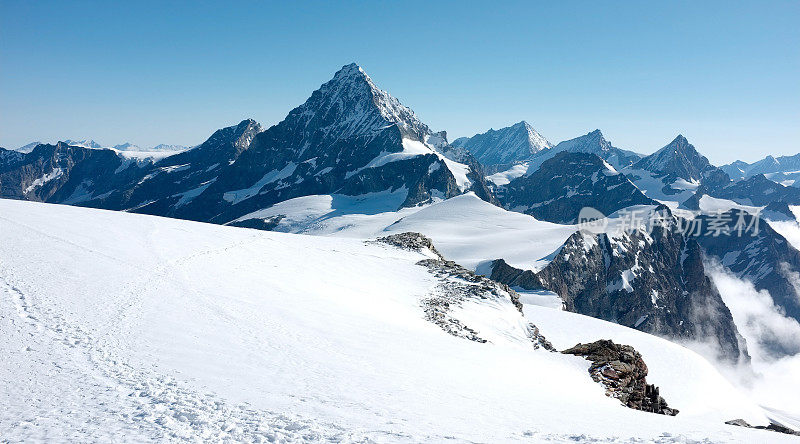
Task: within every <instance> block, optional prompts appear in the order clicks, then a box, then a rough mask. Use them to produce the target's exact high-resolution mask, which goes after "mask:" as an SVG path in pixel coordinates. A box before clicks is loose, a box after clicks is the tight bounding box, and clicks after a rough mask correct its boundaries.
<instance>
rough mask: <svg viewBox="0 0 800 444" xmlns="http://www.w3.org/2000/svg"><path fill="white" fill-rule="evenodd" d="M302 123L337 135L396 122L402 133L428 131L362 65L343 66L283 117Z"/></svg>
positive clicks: (420, 137)
mask: <svg viewBox="0 0 800 444" xmlns="http://www.w3.org/2000/svg"><path fill="white" fill-rule="evenodd" d="M291 119H298V120H300V122H299V123H301V124H303V125H304V126H306V127H314V128H316V127H319V126H322V127H329V128H330V131H335V132H336V133H337V135H338V137H342V138H346V137H350V136H352V135H354V134H365V133H376V132H379V131H381V130H383V129H385V128H386V126H387V125H392V124H394V125H397V126H398V128H399V129H400V131H401V133H402V134H403V136H404V137H407V138H411V139H414V140H419V141H422V140H424V137H425V135H427V134H429V133H430V132H431V131H430V129H429V128H428V126H427V125H425V124H424V123H422V122H421V121H420V120H419V119H418V118H417V116H416V115H415V114H414V112H413V111H412V110H411V109H409V108H407V107H406V106H404V105H403V104H401V103H400V101H399V100H397V99H396V98H394V97H392V96H391V95H390V94H389V93H387V92H386V91H383V90H382V89H380V88H378V86H377V85H375V82H373V81H372V79H371V78H370V77H369V75H367V73H366V72H365V71H364V69H363V68H361V67H360V66H358V65H357V64H355V63H351V64H349V65H345V66H343V67H342V68H341V69H340V70H339V71H337V72H336V74H334V76H333V78H332V79H331V80H329V81H328V82H326V83H324V84H323V85H322V86H320V88H319V89H318V90H316V91H314V93H313V94H312V95H311V97H310V98H309V99H308V100H307V101H306V102H305V103H304V104H302V105H300V106H299V107H297V108H295V109H294V110H292V111H291V112H290V113H289V116H287V118H286V120H287V121H288V120H291Z"/></svg>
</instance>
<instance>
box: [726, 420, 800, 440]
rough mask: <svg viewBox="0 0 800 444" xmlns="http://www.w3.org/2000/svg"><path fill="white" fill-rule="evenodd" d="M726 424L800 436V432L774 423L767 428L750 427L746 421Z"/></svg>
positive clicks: (734, 421)
mask: <svg viewBox="0 0 800 444" xmlns="http://www.w3.org/2000/svg"><path fill="white" fill-rule="evenodd" d="M725 424H728V425H732V426H737V427H747V428H751V429H761V430H771V431H773V432H778V433H785V434H787V435H797V436H800V431H797V430H792V429H790V428H789V427H786V426H782V425H780V424H775V423H774V422H773V423H770V424H769V425H766V426H753V425H750V424H749V423H748V422H747V421H745V420H744V419H732V420H730V421H725Z"/></svg>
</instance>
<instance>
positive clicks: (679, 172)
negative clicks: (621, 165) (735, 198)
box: [633, 134, 731, 194]
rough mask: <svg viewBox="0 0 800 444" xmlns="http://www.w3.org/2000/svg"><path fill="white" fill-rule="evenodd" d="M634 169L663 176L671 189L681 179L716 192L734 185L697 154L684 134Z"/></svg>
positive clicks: (726, 175)
mask: <svg viewBox="0 0 800 444" xmlns="http://www.w3.org/2000/svg"><path fill="white" fill-rule="evenodd" d="M633 168H634V169H642V170H647V171H650V172H652V173H655V174H657V175H659V176H661V177H662V182H664V184H665V186H666V187H668V188H669V187H671V184H673V183H675V181H676V180H679V179H683V180H685V181H687V182H695V183H700V184H702V185H705V186H706V187H707V188H709V189H712V190H713V189H716V188H719V187H723V186H726V185H728V184H729V183H730V181H731V179H730V177H728V174H727V173H725V172H724V171H722V170H721V169H719V168H717V167H715V166H714V165H711V163H710V162H709V161H708V159H706V157H705V156H703V155H701V154H700V153H699V152H697V149H695V147H694V145H692V144H691V143H689V141H688V140H686V138H685V137H683V136H682V135H680V134H679V135H678V136H677V137H676V138H675V139H674V140H673V141H672V142H670V143H669V144H668V145H667V146H665V147H663V148H661V149H660V150H658V151H656V152H655V153H653V154H651V155H649V156H647V157H645V158H643V159H642V160H640V161H639V162H637V163H636V164H634V165H633ZM664 193H665V194H670V189H665V190H664Z"/></svg>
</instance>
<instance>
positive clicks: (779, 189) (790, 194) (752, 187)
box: [711, 174, 800, 206]
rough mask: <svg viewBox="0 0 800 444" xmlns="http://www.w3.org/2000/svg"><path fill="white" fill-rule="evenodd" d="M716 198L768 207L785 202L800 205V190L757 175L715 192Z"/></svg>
mask: <svg viewBox="0 0 800 444" xmlns="http://www.w3.org/2000/svg"><path fill="white" fill-rule="evenodd" d="M711 194H712V195H713V196H714V197H719V198H722V199H730V200H732V201H735V202H737V203H740V204H743V205H758V206H762V205H768V204H770V203H771V202H785V203H787V204H789V205H800V188H797V187H793V186H792V187H785V186H783V185H781V184H779V183H777V182H774V181H772V180H770V179H767V178H766V177H765V176H764V175H763V174H757V175H755V176H752V177H749V178H747V179H744V180H741V181H739V182H735V183H732V184H730V185H728V186H726V187H723V188H719V189H716V190H713V192H712V193H711Z"/></svg>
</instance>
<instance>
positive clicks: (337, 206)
mask: <svg viewBox="0 0 800 444" xmlns="http://www.w3.org/2000/svg"><path fill="white" fill-rule="evenodd" d="M402 199H403V195H400V194H398V193H372V194H369V195H363V196H360V197H352V196H341V195H332V196H331V195H325V196H307V197H301V198H297V199H290V200H288V201H285V202H281V203H279V204H276V205H274V206H272V207H270V208H267V209H265V210H260V211H257V212H255V213H251V214H248V215H246V216H243V217H241V218H240V219H239V220H240V221H245V220H250V219H256V218H262V219H269V218H273V217H276V216H284V217H283V218H282V219H281V220H280V222H279V223H278V224H277V226H276V227H274V228H273V229H274V230H276V231H284V232H290V233H303V234H314V235H334V236H344V237H361V238H371V237H376V236H382V235H385V234H391V233H402V232H405V231H416V232H419V233H422V234H424V235H425V236H428V237H430V238H431V239H433V241H434V242H435V244H436V248H438V249H439V251H441V252H442V254H444V255H445V256H446V257H447V258H448V259H450V260H454V261H456V262H457V263H459V264H460V265H462V266H464V267H467V268H469V269H473V270H474V269H476V268H478V267H479V266H480V265H481V264H484V263H488V262H490V261H492V260H495V259H499V258H503V259H505V260H506V262H508V263H509V264H515V265H514V266H516V267H520V268H525V269H534V270H535V269H539V268H541V267H543V266H544V265H546V264H547V262H548V259H547V258H548V256H549V255H551V254H552V253H553V252H554V251H555V250H557V249H558V248H559V247H560V246H561V244H563V243H564V241H566V240H567V238H568V237H569V236H570V235H571V234H572V233H574V232H575V231H576V230H577V228H576V227H575V226H574V225H560V224H554V223H550V222H543V221H539V220H536V219H535V218H533V217H531V216H528V215H526V214H522V213H515V212H513V211H508V210H504V209H502V208H500V207H497V206H495V205H492V204H490V203H487V202H485V201H483V200H481V199H480V198H478V197H477V196H475V194H474V193H467V194H464V195H461V196H456V197H454V198H450V199H447V200H445V201H438V202H436V203H434V204H431V205H424V206H418V207H411V208H403V209H401V210H399V211H392V210H393V206H394V208H396V205H395V202H396V201H402Z"/></svg>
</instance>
